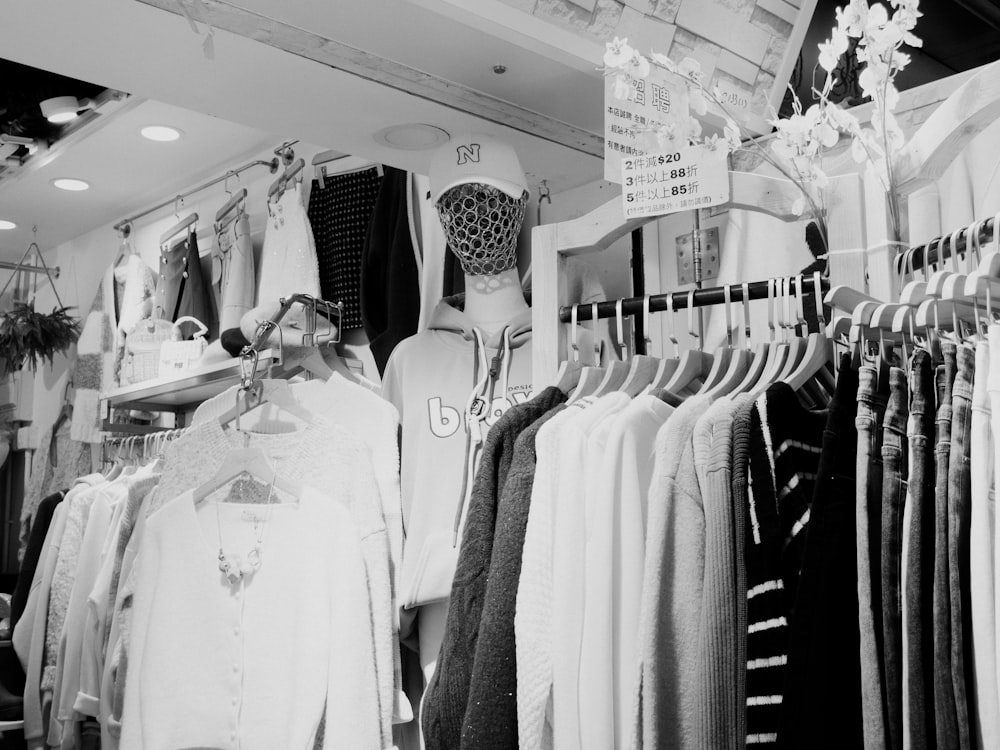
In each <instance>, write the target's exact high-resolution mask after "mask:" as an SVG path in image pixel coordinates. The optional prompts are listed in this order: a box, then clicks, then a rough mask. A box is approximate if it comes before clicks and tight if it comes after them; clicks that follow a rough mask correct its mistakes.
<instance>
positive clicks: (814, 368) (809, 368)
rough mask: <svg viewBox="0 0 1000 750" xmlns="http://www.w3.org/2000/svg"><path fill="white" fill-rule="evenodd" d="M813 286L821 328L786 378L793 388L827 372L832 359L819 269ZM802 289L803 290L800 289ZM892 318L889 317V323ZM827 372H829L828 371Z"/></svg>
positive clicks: (825, 385) (813, 334)
mask: <svg viewBox="0 0 1000 750" xmlns="http://www.w3.org/2000/svg"><path fill="white" fill-rule="evenodd" d="M801 284H802V277H801V276H799V285H800V286H801ZM813 286H814V288H815V290H816V320H817V321H818V323H819V330H818V331H817V332H816V333H810V334H809V335H808V338H807V343H806V351H805V354H804V355H803V357H802V361H801V362H799V364H798V366H797V367H796V368H795V370H793V371H792V372H791V373H790V374H789V375H788V376H787V377H786V378H785V380H784V382H785V383H787V384H788V385H789V386H790V387H791V388H792V390H795V391H797V390H799V389H801V388H802V387H804V386H805V385H806V383H808V382H809V381H810V380H812V379H813V378H814V377H817V376H820V373H821V372H827V370H826V367H827V365H828V364H829V363H830V362H831V360H832V354H833V347H832V346H830V342H829V340H828V339H827V338H826V319H825V316H824V314H823V293H822V290H821V288H820V274H819V271H817V272H816V273H814V274H813ZM800 291H801V290H800ZM891 322H892V319H891V318H890V319H889V323H891ZM827 374H829V373H828V372H827ZM823 386H824V387H825V388H828V389H829V390H828V392H830V391H832V389H833V386H834V384H833V383H832V382H831V380H827V381H825V382H824V383H823Z"/></svg>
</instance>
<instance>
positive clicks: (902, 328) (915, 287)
mask: <svg viewBox="0 0 1000 750" xmlns="http://www.w3.org/2000/svg"><path fill="white" fill-rule="evenodd" d="M998 221H1000V215H998V216H997V217H995V218H994V219H991V220H988V221H976V222H973V223H972V224H970V225H969V226H968V227H963V228H961V229H958V230H956V231H955V232H952V233H951V234H950V235H945V236H943V237H940V238H938V239H937V240H934V241H932V242H931V243H929V245H921V246H917V247H914V248H911V249H909V250H906V251H904V252H903V253H902V254H901V257H900V260H899V268H900V269H901V271H902V272H901V274H900V283H901V287H902V288H901V290H900V293H899V301H898V302H894V303H886V302H883V301H881V300H877V299H875V298H873V297H870V296H868V295H865V294H862V293H860V292H858V291H856V290H853V289H849V288H847V287H834V288H833V289H831V290H830V292H829V294H828V295H827V298H826V302H827V304H828V305H831V306H832V307H834V308H836V309H838V310H840V311H842V312H845V313H847V316H846V317H844V318H841V319H840V320H838V321H837V326H836V330H835V332H834V335H835V336H836V337H837V338H838V339H845V338H846V340H847V342H848V343H849V344H850V345H851V346H852V347H853V348H854V350H855V352H856V354H857V356H858V357H860V358H863V359H864V360H865V361H867V362H869V363H878V364H880V368H879V369H880V370H884V369H885V367H887V366H888V365H898V366H904V367H905V366H906V365H907V364H908V361H909V353H910V351H912V350H913V349H914V348H923V349H926V350H927V351H930V352H931V354H932V355H934V357H935V359H936V358H937V357H938V354H939V348H940V347H939V345H940V342H941V341H942V340H945V341H951V342H953V343H956V344H958V343H962V342H974V341H976V340H977V338H978V337H981V336H982V335H984V334H985V333H986V329H987V327H988V325H989V324H990V323H991V322H993V321H994V320H996V319H997V316H996V309H995V307H994V300H1000V233H998V232H996V231H995V230H994V231H992V232H991V231H990V226H991V225H992V226H993V227H995V226H996V225H997V222H998ZM984 237H985V238H986V240H985V243H984V241H983V238H984ZM991 240H992V243H991ZM928 247H933V250H934V257H933V260H932V262H931V263H930V264H929V265H928V264H926V263H924V264H918V263H917V262H916V259H918V258H919V256H920V254H921V253H922V254H923V256H924V258H927V256H928V254H929V251H928ZM907 279H909V281H907Z"/></svg>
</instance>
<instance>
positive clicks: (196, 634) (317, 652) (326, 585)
mask: <svg viewBox="0 0 1000 750" xmlns="http://www.w3.org/2000/svg"><path fill="white" fill-rule="evenodd" d="M217 509H218V516H217V514H216V506H215V505H214V504H213V503H212V502H211V501H205V502H204V503H203V504H202V505H200V506H197V507H196V506H195V503H194V500H193V494H192V492H187V493H185V494H183V495H181V496H179V497H178V498H177V499H176V500H174V501H173V502H171V503H169V504H167V505H166V506H164V507H163V508H162V509H161V510H160V511H159V512H158V513H156V515H154V516H152V517H151V518H150V519H149V520H148V522H147V527H146V535H145V538H144V540H143V545H142V549H141V550H140V552H139V556H138V558H137V560H136V579H135V580H136V588H135V603H134V607H135V609H134V620H133V624H132V631H133V632H132V636H131V649H130V655H129V665H128V669H129V674H128V680H127V682H126V690H125V707H124V712H123V727H122V738H121V746H120V747H121V750H175V749H176V748H193V747H211V748H234V749H236V748H238V749H240V750H273V748H278V747H280V748H289V750H312V748H313V743H314V740H315V735H316V730H317V728H318V726H319V723H320V717H321V716H323V715H324V711H325V715H326V728H325V735H324V741H323V744H322V747H323V748H357V749H358V750H365V749H366V748H378V747H380V744H381V743H380V733H379V702H378V685H377V682H376V679H375V667H374V664H375V661H374V655H373V652H372V634H371V619H370V616H369V608H368V594H367V588H366V582H365V566H364V559H363V557H362V551H361V543H360V540H359V535H358V532H357V529H356V527H355V526H354V523H353V522H352V520H351V514H350V512H349V511H348V510H347V508H346V507H344V505H343V504H342V503H339V502H337V501H335V500H332V499H330V498H328V497H326V496H324V495H323V494H321V493H320V492H318V491H316V490H312V489H309V488H304V489H303V491H302V496H301V498H300V499H299V501H298V503H277V504H272V505H270V506H264V505H260V504H256V505H253V504H240V503H220V504H218V506H217ZM216 518H219V519H220V521H221V527H222V538H223V545H224V547H225V549H226V551H227V552H233V553H237V554H240V555H241V556H244V557H245V553H246V551H247V550H248V549H249V544H250V543H252V541H253V540H254V534H253V529H254V523H260V522H261V521H262V519H263V521H264V523H265V530H264V536H263V544H262V553H261V557H262V562H261V566H260V568H259V569H258V570H257V571H256V572H255V573H253V575H252V576H251V577H250V578H249V580H247V579H244V582H241V583H237V584H234V585H231V584H230V583H229V582H228V581H227V580H226V579H225V578H224V577H223V575H222V573H221V572H220V571H219V559H218V557H219V536H218V523H217V522H216Z"/></svg>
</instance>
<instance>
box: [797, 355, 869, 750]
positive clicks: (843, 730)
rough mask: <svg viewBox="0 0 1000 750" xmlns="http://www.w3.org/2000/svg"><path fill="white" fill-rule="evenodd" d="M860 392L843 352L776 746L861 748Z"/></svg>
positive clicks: (809, 531)
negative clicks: (857, 488) (857, 494)
mask: <svg viewBox="0 0 1000 750" xmlns="http://www.w3.org/2000/svg"><path fill="white" fill-rule="evenodd" d="M857 394H858V373H857V372H856V371H855V370H853V369H852V368H851V361H850V355H844V357H843V359H842V360H841V365H840V374H839V376H838V378H837V389H836V392H835V393H834V396H833V399H832V400H831V401H830V409H829V414H828V416H827V422H826V428H825V430H824V432H823V447H822V452H821V453H820V461H819V469H818V470H817V472H816V486H815V489H814V490H813V499H812V505H811V506H810V520H809V526H808V529H807V531H806V543H805V551H804V553H803V559H802V572H801V574H800V576H799V586H798V592H797V596H796V602H795V617H794V618H793V619H792V621H791V623H790V626H791V627H790V633H789V646H788V667H787V669H786V673H785V690H784V702H783V704H782V712H781V714H782V715H781V718H782V721H781V729H780V730H779V732H778V743H779V746H780V747H782V748H789V750H792V749H795V750H798V749H799V748H805V747H809V748H830V750H849V749H850V748H863V747H864V736H863V732H862V723H861V659H860V643H859V635H858V570H857V562H856V555H857V551H856V544H857V529H856V522H855V507H854V498H855V476H856V472H857V449H858V433H857V428H856V427H855V422H854V420H855V414H856V411H857V409H856V404H857ZM833 716H835V717H836V720H835V721H831V720H830V718H831V717H833ZM817 727H822V731H817Z"/></svg>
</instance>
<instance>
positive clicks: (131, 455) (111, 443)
mask: <svg viewBox="0 0 1000 750" xmlns="http://www.w3.org/2000/svg"><path fill="white" fill-rule="evenodd" d="M186 432H187V428H185V427H181V428H178V429H173V430H157V431H156V432H149V433H146V434H143V435H119V436H117V437H110V438H105V439H104V441H103V442H102V443H101V463H102V464H104V465H108V464H112V463H114V462H115V461H116V460H118V459H121V458H126V456H127V458H128V459H129V460H133V459H144V458H148V457H149V456H148V455H147V453H151V455H158V454H160V453H161V452H162V451H163V448H164V447H165V444H166V443H168V442H170V441H171V440H174V439H176V438H178V437H180V436H181V435H183V434H185V433H186ZM137 451H138V454H137V453H136V452H137Z"/></svg>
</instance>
